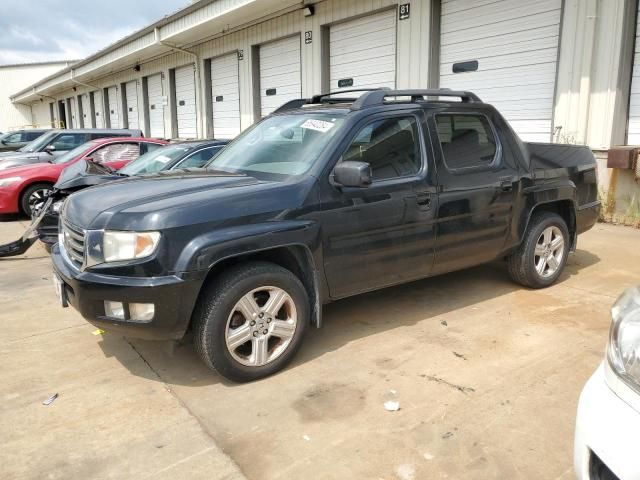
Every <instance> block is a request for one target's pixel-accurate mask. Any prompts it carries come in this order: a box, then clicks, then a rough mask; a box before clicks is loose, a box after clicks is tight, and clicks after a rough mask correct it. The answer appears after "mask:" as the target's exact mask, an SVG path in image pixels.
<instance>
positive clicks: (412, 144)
mask: <svg viewBox="0 0 640 480" xmlns="http://www.w3.org/2000/svg"><path fill="white" fill-rule="evenodd" d="M419 135H420V131H419V129H418V123H417V121H416V119H415V118H414V117H412V116H406V117H393V118H383V119H380V120H375V121H374V122H372V123H370V124H368V125H366V126H365V127H364V128H362V129H361V130H360V132H358V134H357V135H356V137H355V138H354V139H353V141H352V142H351V145H349V148H348V149H347V152H346V153H345V154H344V155H343V157H342V160H343V161H346V160H352V161H359V162H366V163H368V164H369V165H370V166H371V173H372V176H373V180H374V181H376V180H387V179H390V178H397V177H406V176H408V175H415V174H416V173H418V172H419V171H420V168H421V166H422V157H421V155H420V140H419Z"/></svg>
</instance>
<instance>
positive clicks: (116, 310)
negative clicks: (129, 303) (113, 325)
mask: <svg viewBox="0 0 640 480" xmlns="http://www.w3.org/2000/svg"><path fill="white" fill-rule="evenodd" d="M104 314H105V315H106V316H107V317H112V318H117V319H119V320H124V305H122V303H121V302H111V301H109V300H105V301H104Z"/></svg>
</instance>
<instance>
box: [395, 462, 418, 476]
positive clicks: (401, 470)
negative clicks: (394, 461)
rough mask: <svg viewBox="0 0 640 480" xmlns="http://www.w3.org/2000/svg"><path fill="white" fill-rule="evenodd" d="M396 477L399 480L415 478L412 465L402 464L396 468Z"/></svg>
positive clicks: (414, 470)
mask: <svg viewBox="0 0 640 480" xmlns="http://www.w3.org/2000/svg"><path fill="white" fill-rule="evenodd" d="M396 475H397V476H398V478H400V480H414V479H415V478H416V469H415V467H414V466H413V465H410V464H407V463H405V464H403V465H398V466H397V467H396Z"/></svg>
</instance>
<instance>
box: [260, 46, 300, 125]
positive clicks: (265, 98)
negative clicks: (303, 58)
mask: <svg viewBox="0 0 640 480" xmlns="http://www.w3.org/2000/svg"><path fill="white" fill-rule="evenodd" d="M301 96H302V83H301V78H300V36H299V35H295V36H293V37H289V38H285V39H283V40H277V41H275V42H271V43H267V44H264V45H261V46H260V114H261V116H263V117H265V116H267V115H269V114H270V113H271V112H273V111H274V110H275V109H276V108H278V107H279V106H280V105H282V104H283V103H285V102H287V101H289V100H293V99H295V98H300V97H301Z"/></svg>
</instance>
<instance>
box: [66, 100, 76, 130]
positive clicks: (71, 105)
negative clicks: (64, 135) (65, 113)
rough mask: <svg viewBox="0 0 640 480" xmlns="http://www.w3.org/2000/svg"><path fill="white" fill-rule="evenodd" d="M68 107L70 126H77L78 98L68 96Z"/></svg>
mask: <svg viewBox="0 0 640 480" xmlns="http://www.w3.org/2000/svg"><path fill="white" fill-rule="evenodd" d="M67 108H68V109H69V128H77V125H78V114H77V112H76V99H75V98H73V97H69V98H67Z"/></svg>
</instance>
